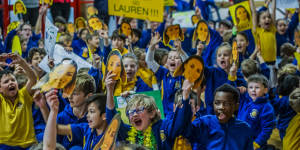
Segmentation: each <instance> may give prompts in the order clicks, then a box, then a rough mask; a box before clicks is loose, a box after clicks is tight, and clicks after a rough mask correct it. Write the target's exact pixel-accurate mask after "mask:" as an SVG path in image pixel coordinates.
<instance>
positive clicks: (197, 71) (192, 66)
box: [183, 58, 203, 83]
mask: <svg viewBox="0 0 300 150" xmlns="http://www.w3.org/2000/svg"><path fill="white" fill-rule="evenodd" d="M202 70H203V64H202V63H201V62H200V61H199V60H198V59H196V58H192V59H190V60H189V61H187V62H186V63H185V64H184V72H183V76H184V77H185V78H186V79H187V80H189V81H190V82H192V83H194V82H195V81H196V80H197V79H199V78H200V76H201V73H202Z"/></svg>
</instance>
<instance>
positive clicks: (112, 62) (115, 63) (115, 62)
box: [107, 55, 122, 80]
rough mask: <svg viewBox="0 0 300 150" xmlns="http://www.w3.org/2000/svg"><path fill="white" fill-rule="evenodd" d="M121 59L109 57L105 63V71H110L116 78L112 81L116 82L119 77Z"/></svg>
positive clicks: (113, 56)
mask: <svg viewBox="0 0 300 150" xmlns="http://www.w3.org/2000/svg"><path fill="white" fill-rule="evenodd" d="M121 65H122V64H121V58H120V57H119V56H118V55H111V56H110V57H109V59H108V62H107V71H111V72H112V73H113V74H115V75H116V76H115V77H114V78H113V79H114V80H118V79H119V78H120V75H121V71H122V66H121Z"/></svg>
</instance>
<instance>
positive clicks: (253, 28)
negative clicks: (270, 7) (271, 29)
mask: <svg viewBox="0 0 300 150" xmlns="http://www.w3.org/2000/svg"><path fill="white" fill-rule="evenodd" d="M250 8H251V12H252V23H253V24H252V32H253V33H255V31H256V27H257V24H258V22H257V14H256V7H255V3H254V0H250Z"/></svg>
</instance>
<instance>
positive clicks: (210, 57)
mask: <svg viewBox="0 0 300 150" xmlns="http://www.w3.org/2000/svg"><path fill="white" fill-rule="evenodd" d="M208 29H209V34H210V42H209V44H208V45H207V46H206V48H205V50H204V51H203V52H202V57H203V61H204V62H205V65H207V66H213V65H214V64H217V63H216V61H217V60H216V58H217V56H216V53H217V48H218V47H219V46H220V45H221V44H222V42H223V38H222V37H221V35H220V34H219V33H218V32H217V31H216V30H213V29H211V28H210V27H208Z"/></svg>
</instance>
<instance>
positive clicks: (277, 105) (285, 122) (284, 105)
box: [270, 96, 297, 140]
mask: <svg viewBox="0 0 300 150" xmlns="http://www.w3.org/2000/svg"><path fill="white" fill-rule="evenodd" d="M270 103H271V104H272V106H273V108H274V111H275V114H276V116H278V117H279V118H278V120H277V128H278V130H279V135H280V138H281V140H282V139H283V137H284V136H285V131H286V129H287V127H288V126H289V123H290V121H291V120H292V119H293V117H294V116H296V115H297V113H296V112H295V111H294V110H293V109H292V108H291V106H290V104H289V96H283V97H282V98H279V96H276V97H275V98H274V99H273V100H270Z"/></svg>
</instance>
